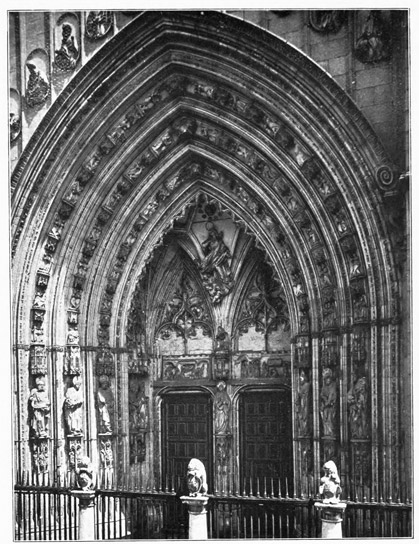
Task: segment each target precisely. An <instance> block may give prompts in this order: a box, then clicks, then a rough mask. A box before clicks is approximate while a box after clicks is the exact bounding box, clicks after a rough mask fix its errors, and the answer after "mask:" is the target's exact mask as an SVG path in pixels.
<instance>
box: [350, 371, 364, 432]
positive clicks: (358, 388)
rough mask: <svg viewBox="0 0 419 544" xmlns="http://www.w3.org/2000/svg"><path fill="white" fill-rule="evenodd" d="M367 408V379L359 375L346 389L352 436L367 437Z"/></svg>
mask: <svg viewBox="0 0 419 544" xmlns="http://www.w3.org/2000/svg"><path fill="white" fill-rule="evenodd" d="M367 409H368V389H367V379H366V378H365V376H361V377H359V378H358V379H357V380H356V381H355V382H354V383H353V385H352V387H351V388H350V390H349V391H348V410H349V429H350V433H351V437H352V438H360V439H365V438H368V419H367V417H368V414H367Z"/></svg>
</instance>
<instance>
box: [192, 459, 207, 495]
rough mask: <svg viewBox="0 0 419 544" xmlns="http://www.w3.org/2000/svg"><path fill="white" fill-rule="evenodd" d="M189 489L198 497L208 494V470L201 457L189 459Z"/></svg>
mask: <svg viewBox="0 0 419 544" xmlns="http://www.w3.org/2000/svg"><path fill="white" fill-rule="evenodd" d="M188 489H189V495H190V496H191V497H198V496H201V495H206V494H207V491H208V485H207V472H206V470H205V467H204V464H203V463H202V461H200V460H199V459H191V460H190V461H189V465H188Z"/></svg>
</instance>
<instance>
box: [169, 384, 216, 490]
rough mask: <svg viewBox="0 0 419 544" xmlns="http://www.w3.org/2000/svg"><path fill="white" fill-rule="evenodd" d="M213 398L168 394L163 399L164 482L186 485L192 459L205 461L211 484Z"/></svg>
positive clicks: (200, 395)
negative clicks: (166, 479) (167, 480)
mask: <svg viewBox="0 0 419 544" xmlns="http://www.w3.org/2000/svg"><path fill="white" fill-rule="evenodd" d="M211 416H212V412H211V401H210V398H209V396H208V395H205V394H203V393H202V394H188V393H182V394H176V395H175V394H173V395H167V396H166V397H165V399H164V402H163V421H164V425H163V426H164V429H163V481H165V478H166V475H167V476H168V478H169V482H171V481H172V480H171V479H172V477H173V478H174V482H175V486H176V488H178V486H179V482H180V483H181V488H182V489H183V488H184V487H185V482H186V474H187V468H188V463H189V461H190V460H191V459H192V458H193V457H196V458H197V459H199V460H201V461H202V462H203V463H204V466H205V468H206V471H207V479H208V483H209V484H211V472H212V471H211V467H212V455H211V419H212V417H211Z"/></svg>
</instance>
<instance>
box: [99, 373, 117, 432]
mask: <svg viewBox="0 0 419 544" xmlns="http://www.w3.org/2000/svg"><path fill="white" fill-rule="evenodd" d="M110 385H111V382H110V378H109V376H107V375H106V374H103V375H102V376H100V377H99V389H98V391H97V395H96V405H97V409H98V413H99V421H98V429H99V432H100V433H106V434H109V433H112V419H113V409H114V396H113V393H112V389H110Z"/></svg>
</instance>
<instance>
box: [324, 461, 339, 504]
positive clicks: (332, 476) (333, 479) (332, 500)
mask: <svg viewBox="0 0 419 544" xmlns="http://www.w3.org/2000/svg"><path fill="white" fill-rule="evenodd" d="M323 471H324V476H323V477H322V478H321V479H320V489H319V493H320V498H321V499H322V502H323V503H325V504H337V503H338V502H339V497H340V494H341V492H342V488H341V487H340V478H339V476H338V469H337V467H336V465H335V463H334V462H333V461H327V462H326V463H325V464H324V465H323Z"/></svg>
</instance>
